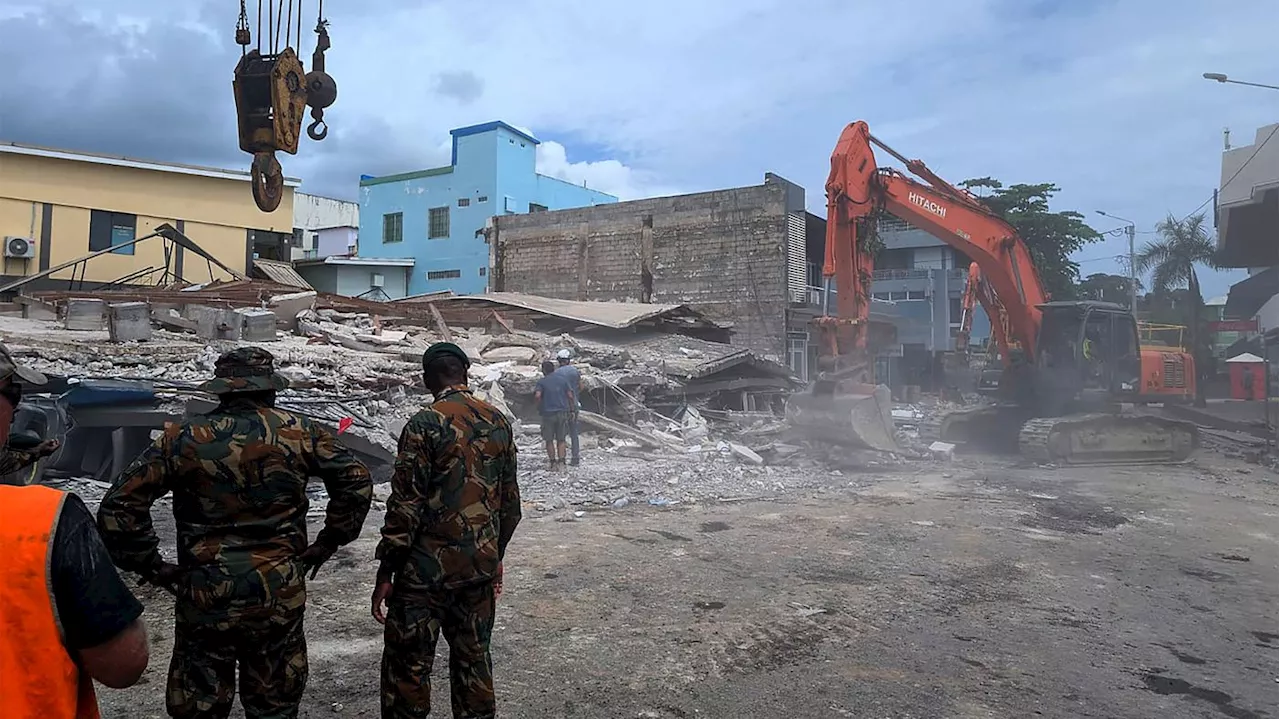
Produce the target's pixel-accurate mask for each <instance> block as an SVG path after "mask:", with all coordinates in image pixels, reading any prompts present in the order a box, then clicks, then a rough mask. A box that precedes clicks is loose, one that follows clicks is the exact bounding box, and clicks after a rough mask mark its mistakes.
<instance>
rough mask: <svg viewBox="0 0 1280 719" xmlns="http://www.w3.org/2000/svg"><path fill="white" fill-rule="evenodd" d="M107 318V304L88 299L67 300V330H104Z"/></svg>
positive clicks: (73, 298) (74, 298)
mask: <svg viewBox="0 0 1280 719" xmlns="http://www.w3.org/2000/svg"><path fill="white" fill-rule="evenodd" d="M106 317H107V303H106V302H104V301H102V300H96V299H92V298H86V297H72V298H70V299H68V300H67V314H66V318H67V319H66V328H67V329H69V330H73V331H78V332H94V331H97V330H100V329H102V326H103V323H104V322H105V321H106Z"/></svg>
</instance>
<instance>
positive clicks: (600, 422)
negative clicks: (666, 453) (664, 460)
mask: <svg viewBox="0 0 1280 719" xmlns="http://www.w3.org/2000/svg"><path fill="white" fill-rule="evenodd" d="M578 420H579V421H580V422H581V423H582V424H585V425H589V426H591V427H595V428H596V429H600V430H604V431H605V432H609V433H611V434H614V435H617V436H619V437H624V438H626V439H630V440H633V441H635V442H637V443H639V444H640V445H642V446H645V447H652V448H654V449H667V450H673V451H674V450H682V449H683V447H680V446H677V445H676V444H674V443H672V442H668V441H664V440H662V439H661V438H660V437H657V436H654V435H653V434H652V433H650V432H645V431H644V430H641V429H637V428H635V427H629V426H627V425H625V424H623V423H621V422H618V421H617V420H613V419H610V418H608V417H605V416H604V415H600V414H596V413H595V412H587V411H586V410H582V411H580V412H578Z"/></svg>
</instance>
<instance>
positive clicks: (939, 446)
mask: <svg viewBox="0 0 1280 719" xmlns="http://www.w3.org/2000/svg"><path fill="white" fill-rule="evenodd" d="M929 451H930V452H932V453H933V456H934V459H942V460H947V461H950V460H951V458H952V457H953V456H955V451H956V446H955V445H954V444H951V443H950V442H934V443H933V444H930V445H929Z"/></svg>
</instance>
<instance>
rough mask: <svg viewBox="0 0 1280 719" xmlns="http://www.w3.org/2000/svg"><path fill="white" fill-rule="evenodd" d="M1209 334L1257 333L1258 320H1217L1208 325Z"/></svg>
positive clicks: (1255, 318)
mask: <svg viewBox="0 0 1280 719" xmlns="http://www.w3.org/2000/svg"><path fill="white" fill-rule="evenodd" d="M1209 331H1210V332H1257V331H1258V318H1257V317H1254V318H1253V319H1251V320H1218V321H1216V322H1210V323H1209Z"/></svg>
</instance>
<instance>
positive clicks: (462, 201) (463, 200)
mask: <svg viewBox="0 0 1280 719" xmlns="http://www.w3.org/2000/svg"><path fill="white" fill-rule="evenodd" d="M470 206H471V198H470V197H459V198H458V207H470Z"/></svg>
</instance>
